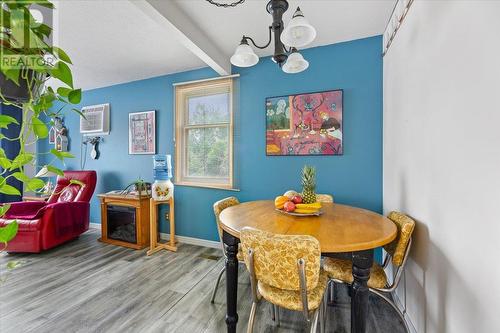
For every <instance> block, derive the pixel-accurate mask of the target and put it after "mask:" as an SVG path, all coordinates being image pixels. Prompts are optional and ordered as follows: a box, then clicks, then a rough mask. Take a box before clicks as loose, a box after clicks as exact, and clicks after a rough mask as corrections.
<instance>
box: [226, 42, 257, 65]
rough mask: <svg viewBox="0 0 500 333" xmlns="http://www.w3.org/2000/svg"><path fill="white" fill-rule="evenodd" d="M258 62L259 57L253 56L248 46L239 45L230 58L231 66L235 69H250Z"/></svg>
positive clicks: (253, 53)
mask: <svg viewBox="0 0 500 333" xmlns="http://www.w3.org/2000/svg"><path fill="white" fill-rule="evenodd" d="M258 62H259V57H258V56H257V55H256V54H255V52H254V51H253V49H252V48H251V47H250V45H248V44H245V43H241V44H240V45H238V47H237V48H236V51H235V52H234V54H233V56H232V57H231V64H233V65H235V66H237V67H252V66H254V65H256V64H257V63H258Z"/></svg>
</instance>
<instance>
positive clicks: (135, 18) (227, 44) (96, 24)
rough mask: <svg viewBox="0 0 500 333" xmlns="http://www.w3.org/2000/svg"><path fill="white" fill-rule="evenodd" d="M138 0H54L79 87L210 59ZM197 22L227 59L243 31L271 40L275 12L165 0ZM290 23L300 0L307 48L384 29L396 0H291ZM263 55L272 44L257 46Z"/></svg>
mask: <svg viewBox="0 0 500 333" xmlns="http://www.w3.org/2000/svg"><path fill="white" fill-rule="evenodd" d="M133 1H141V0H131V1H128V0H85V1H58V2H56V3H55V4H56V7H57V15H56V20H55V22H56V23H55V29H56V30H55V31H56V32H55V40H56V43H57V44H58V45H59V46H61V48H62V49H64V50H65V51H67V53H68V54H69V55H70V57H71V58H72V60H73V63H74V66H73V74H74V80H75V86H77V87H81V88H83V89H93V88H98V87H103V86H109V85H113V84H118V83H123V82H129V81H134V80H140V79H144V78H148V77H153V76H159V75H163V74H168V73H174V72H180V71H185V70H188V69H194V68H200V67H204V66H206V64H205V63H204V62H203V61H202V60H200V58H198V57H197V56H196V55H194V54H193V53H192V52H191V51H189V50H188V49H187V48H186V47H185V46H184V44H182V43H181V42H180V41H177V40H176V37H175V36H176V34H173V33H172V30H171V28H169V27H167V26H165V25H162V24H161V23H158V22H157V21H154V20H153V19H152V18H151V17H149V16H148V15H146V14H145V13H144V12H142V11H141V10H140V9H139V8H138V7H137V6H136V5H134V4H133ZM167 1H173V2H175V3H176V4H177V6H178V7H179V9H180V10H181V11H183V12H184V13H185V14H186V15H187V16H189V17H190V18H191V19H192V20H191V21H194V22H197V24H198V28H200V30H202V31H203V32H204V34H205V35H206V36H207V37H208V39H209V40H210V42H211V43H212V44H214V45H215V46H216V47H217V48H218V49H219V50H220V51H221V52H222V53H223V54H225V55H227V58H228V59H229V57H230V56H231V54H232V53H233V52H234V49H235V47H236V46H237V45H238V43H239V41H240V39H241V37H242V35H243V34H245V35H247V36H250V37H252V38H254V40H255V41H256V42H257V43H260V44H265V43H266V42H267V38H268V30H267V27H268V26H269V25H270V24H271V21H272V19H271V16H270V15H269V14H268V13H267V12H266V8H265V7H266V3H267V0H266V1H263V0H246V1H245V2H244V3H243V4H241V5H239V6H237V7H234V8H217V7H215V6H213V5H210V4H209V3H207V2H206V1H205V0H167ZM219 1H226V2H231V1H230V0H219ZM289 3H290V9H289V10H288V11H287V13H285V17H284V22H285V25H286V24H287V22H288V21H289V20H290V18H291V16H292V14H293V12H294V11H295V8H296V7H297V6H298V5H300V7H301V9H302V11H303V12H304V15H305V16H306V18H307V19H308V20H309V22H310V23H311V24H313V25H314V27H315V28H316V30H317V32H318V35H317V38H316V40H315V41H314V42H313V43H312V44H311V45H309V46H308V47H313V46H319V45H327V44H332V43H337V42H341V41H347V40H353V39H358V38H363V37H369V36H374V35H379V34H382V33H383V30H384V27H385V24H386V22H387V20H388V18H389V16H390V14H391V10H392V7H393V5H394V0H302V1H299V0H289ZM256 53H257V54H259V56H264V55H270V54H272V48H271V47H269V48H268V49H266V50H256Z"/></svg>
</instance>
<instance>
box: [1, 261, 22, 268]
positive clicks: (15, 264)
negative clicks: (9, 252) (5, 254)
mask: <svg viewBox="0 0 500 333" xmlns="http://www.w3.org/2000/svg"><path fill="white" fill-rule="evenodd" d="M21 264H22V262H21V261H19V260H11V261H9V262H8V263H7V265H6V266H5V267H7V269H8V270H13V269H16V268H18V267H19V266H21Z"/></svg>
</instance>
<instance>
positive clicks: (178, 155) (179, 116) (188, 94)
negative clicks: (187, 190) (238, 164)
mask: <svg viewBox="0 0 500 333" xmlns="http://www.w3.org/2000/svg"><path fill="white" fill-rule="evenodd" d="M226 88H227V90H228V95H229V122H218V123H213V124H192V125H189V124H188V119H189V107H188V99H189V98H192V97H195V96H197V95H198V96H210V95H215V94H217V93H216V92H214V93H213V94H206V93H203V91H204V90H215V91H216V90H217V89H220V90H221V91H222V90H225V89H226ZM197 92H198V93H197ZM233 94H234V82H233V79H232V78H220V79H219V78H217V79H212V80H207V81H199V82H192V83H186V84H178V85H175V87H174V98H175V103H174V107H175V110H174V111H175V112H174V114H175V120H174V124H175V138H174V140H175V143H174V146H175V174H174V182H175V184H176V185H184V186H194V187H205V188H216V189H226V190H233V189H234V188H233V187H234V147H233V145H234V96H233ZM214 127H227V128H228V162H229V166H228V167H229V170H228V171H229V175H228V177H227V178H223V179H224V180H225V179H227V181H221V182H218V181H215V179H216V178H214V177H188V176H187V168H188V146H187V135H188V132H189V130H190V129H196V128H214Z"/></svg>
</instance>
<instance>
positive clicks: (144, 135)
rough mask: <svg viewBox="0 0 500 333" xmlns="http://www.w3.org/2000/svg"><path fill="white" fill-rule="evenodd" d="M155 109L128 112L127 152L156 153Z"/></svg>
mask: <svg viewBox="0 0 500 333" xmlns="http://www.w3.org/2000/svg"><path fill="white" fill-rule="evenodd" d="M155 113H156V111H144V112H135V113H129V115H128V153H129V154H155V153H156V121H155Z"/></svg>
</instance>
